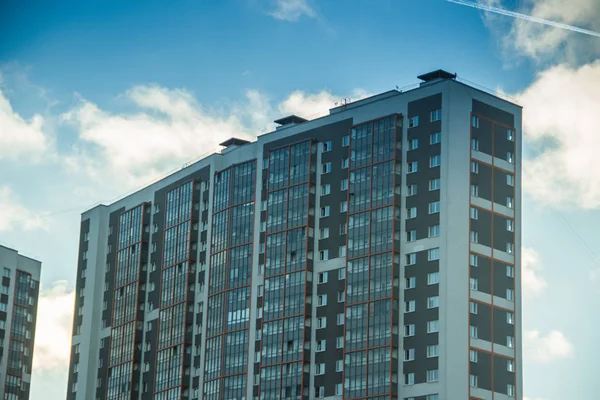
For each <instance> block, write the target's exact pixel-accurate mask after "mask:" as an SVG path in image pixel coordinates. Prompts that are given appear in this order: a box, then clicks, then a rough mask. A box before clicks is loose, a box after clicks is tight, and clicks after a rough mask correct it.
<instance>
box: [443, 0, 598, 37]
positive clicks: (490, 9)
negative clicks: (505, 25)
mask: <svg viewBox="0 0 600 400" xmlns="http://www.w3.org/2000/svg"><path fill="white" fill-rule="evenodd" d="M446 1H447V2H449V3H455V4H460V5H463V6H467V7H472V8H477V9H479V10H483V11H488V12H493V13H496V14H500V15H506V16H509V17H513V18H520V19H523V20H525V21H530V22H536V23H538V24H543V25H548V26H552V27H555V28H560V29H566V30H569V31H573V32H578V33H583V34H585V35H590V36H596V37H599V38H600V33H598V32H594V31H591V30H589V29H583V28H579V27H577V26H573V25H569V24H562V23H560V22H556V21H551V20H548V19H543V18H538V17H534V16H532V15H527V14H522V13H518V12H515V11H510V10H505V9H504V8H500V7H494V6H490V5H486V4H481V3H478V2H475V1H465V0H446Z"/></svg>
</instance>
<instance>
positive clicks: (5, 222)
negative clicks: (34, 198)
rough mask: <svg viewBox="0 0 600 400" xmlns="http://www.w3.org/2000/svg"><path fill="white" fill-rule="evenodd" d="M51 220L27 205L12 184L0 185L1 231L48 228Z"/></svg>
mask: <svg viewBox="0 0 600 400" xmlns="http://www.w3.org/2000/svg"><path fill="white" fill-rule="evenodd" d="M48 228H49V221H48V219H47V218H45V217H43V216H41V214H38V213H34V212H33V211H31V210H29V209H28V208H27V207H25V206H24V205H23V204H22V203H21V200H20V199H19V197H18V196H17V194H16V193H15V192H14V190H13V189H12V188H11V187H10V186H6V185H4V186H0V232H2V231H5V232H10V231H16V230H21V231H31V230H38V229H42V230H48Z"/></svg>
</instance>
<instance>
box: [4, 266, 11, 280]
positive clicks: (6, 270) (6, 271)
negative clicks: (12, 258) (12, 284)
mask: <svg viewBox="0 0 600 400" xmlns="http://www.w3.org/2000/svg"><path fill="white" fill-rule="evenodd" d="M2 275H3V276H4V277H6V278H10V269H8V268H4V271H3V272H2Z"/></svg>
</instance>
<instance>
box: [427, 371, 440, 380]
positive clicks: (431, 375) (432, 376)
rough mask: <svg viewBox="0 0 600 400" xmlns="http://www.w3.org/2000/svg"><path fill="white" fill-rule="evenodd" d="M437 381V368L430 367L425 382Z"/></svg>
mask: <svg viewBox="0 0 600 400" xmlns="http://www.w3.org/2000/svg"><path fill="white" fill-rule="evenodd" d="M437 381H438V370H437V369H430V370H428V371H427V382H437Z"/></svg>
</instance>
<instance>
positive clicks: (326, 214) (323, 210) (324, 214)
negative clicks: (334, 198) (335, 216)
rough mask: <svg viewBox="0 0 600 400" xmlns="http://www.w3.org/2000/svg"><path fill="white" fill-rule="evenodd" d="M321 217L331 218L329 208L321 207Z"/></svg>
mask: <svg viewBox="0 0 600 400" xmlns="http://www.w3.org/2000/svg"><path fill="white" fill-rule="evenodd" d="M321 217H329V206H325V207H321Z"/></svg>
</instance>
